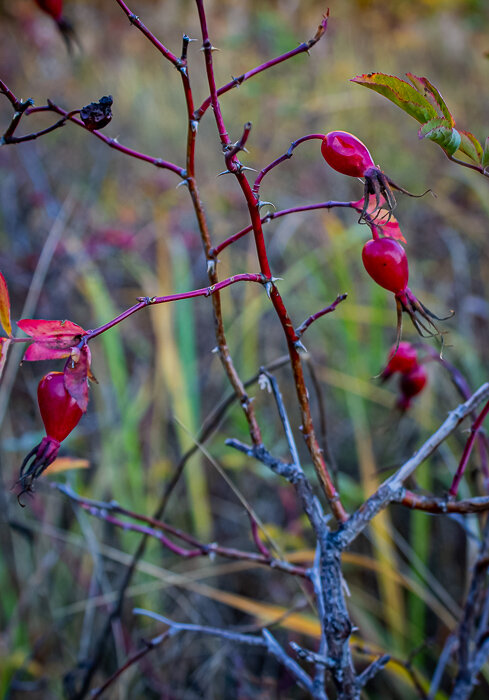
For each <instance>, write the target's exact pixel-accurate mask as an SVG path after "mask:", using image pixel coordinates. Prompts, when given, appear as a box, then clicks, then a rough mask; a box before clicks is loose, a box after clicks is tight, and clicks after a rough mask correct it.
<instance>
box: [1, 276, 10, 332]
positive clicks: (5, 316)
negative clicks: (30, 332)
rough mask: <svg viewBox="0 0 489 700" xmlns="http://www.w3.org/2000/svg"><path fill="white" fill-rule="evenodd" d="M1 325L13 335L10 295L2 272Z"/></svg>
mask: <svg viewBox="0 0 489 700" xmlns="http://www.w3.org/2000/svg"><path fill="white" fill-rule="evenodd" d="M0 323H1V324H2V327H3V329H4V330H5V333H6V334H7V335H12V323H11V321H10V298H9V295H8V288H7V283H6V281H5V277H4V276H3V275H2V273H1V272H0Z"/></svg>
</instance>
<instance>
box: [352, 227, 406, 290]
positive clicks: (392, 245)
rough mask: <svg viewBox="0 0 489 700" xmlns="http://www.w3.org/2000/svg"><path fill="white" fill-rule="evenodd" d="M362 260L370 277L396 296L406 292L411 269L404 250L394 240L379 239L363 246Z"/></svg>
mask: <svg viewBox="0 0 489 700" xmlns="http://www.w3.org/2000/svg"><path fill="white" fill-rule="evenodd" d="M362 260H363V265H364V267H365V269H366V270H367V272H368V274H369V275H370V277H371V278H372V279H373V280H374V281H375V282H377V284H379V285H380V286H381V287H383V288H384V289H388V290H389V291H390V292H394V294H399V293H401V292H404V291H405V290H406V287H407V283H408V279H409V267H408V261H407V256H406V253H405V251H404V248H403V247H402V245H401V244H400V243H398V242H397V241H396V240H394V239H393V238H377V239H375V240H374V239H372V240H370V241H367V243H365V245H364V246H363V250H362Z"/></svg>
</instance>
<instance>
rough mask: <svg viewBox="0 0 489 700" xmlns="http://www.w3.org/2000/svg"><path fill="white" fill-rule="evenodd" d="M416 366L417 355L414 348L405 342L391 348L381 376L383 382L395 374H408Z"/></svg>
mask: <svg viewBox="0 0 489 700" xmlns="http://www.w3.org/2000/svg"><path fill="white" fill-rule="evenodd" d="M417 364H418V353H417V350H416V348H415V347H413V346H412V345H411V343H408V342H406V341H403V342H401V343H399V345H398V346H397V347H396V346H395V345H394V346H393V347H392V348H391V350H390V352H389V357H388V362H387V366H386V368H385V369H384V371H383V372H382V374H381V377H382V380H383V381H385V380H386V379H388V378H389V377H390V376H391V375H392V374H394V373H395V372H400V373H401V374H409V372H411V371H412V370H413V369H414V368H415V367H416V366H417Z"/></svg>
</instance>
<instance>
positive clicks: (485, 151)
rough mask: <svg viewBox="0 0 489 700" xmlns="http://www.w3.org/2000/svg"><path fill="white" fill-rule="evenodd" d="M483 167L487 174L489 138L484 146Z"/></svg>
mask: <svg viewBox="0 0 489 700" xmlns="http://www.w3.org/2000/svg"><path fill="white" fill-rule="evenodd" d="M481 165H482V167H483V168H484V172H486V171H487V170H488V169H489V136H488V137H487V138H486V142H485V144H484V152H483V154H482V158H481Z"/></svg>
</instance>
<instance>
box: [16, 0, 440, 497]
mask: <svg viewBox="0 0 489 700" xmlns="http://www.w3.org/2000/svg"><path fill="white" fill-rule="evenodd" d="M38 4H39V5H40V6H41V7H42V9H44V11H45V12H48V14H51V16H52V17H53V18H54V19H55V20H56V21H59V19H60V17H61V10H62V3H61V2H55V1H54V0H53V1H52V2H46V1H43V2H41V1H39V0H38ZM111 104H112V98H111V97H110V96H107V97H104V98H102V100H100V102H99V103H92V104H90V105H88V106H87V107H86V108H84V109H83V110H82V111H81V116H82V118H83V120H84V122H85V123H86V125H87V126H88V128H100V126H104V125H105V124H106V123H108V121H109V120H110V118H111V116H112V115H111V112H110V107H111ZM321 153H322V155H323V157H324V159H325V160H326V162H327V163H328V164H329V165H330V166H331V167H332V168H334V169H335V170H337V171H338V172H340V173H343V174H344V175H349V176H351V177H356V178H361V179H363V180H364V183H365V184H364V197H363V201H360V202H355V203H352V206H354V207H355V208H357V209H358V210H359V211H360V220H361V221H365V222H366V223H367V224H368V225H369V226H370V229H371V232H372V239H371V240H369V241H367V243H365V245H364V247H363V251H362V260H363V265H364V267H365V269H366V271H367V272H368V274H369V275H370V276H371V277H372V279H373V280H374V281H375V282H377V284H379V285H380V286H381V287H383V288H384V289H387V290H389V291H391V292H393V293H394V296H395V299H396V304H397V318H398V321H397V341H396V344H395V345H394V347H393V348H392V350H391V353H390V355H389V362H388V365H387V367H386V368H385V370H384V371H383V373H382V375H381V376H382V378H383V379H384V380H385V379H387V378H388V377H390V376H391V375H392V374H394V373H396V372H398V373H400V375H401V378H400V385H399V386H400V391H401V396H400V398H399V400H398V403H397V405H398V407H399V408H400V409H401V410H403V411H405V410H406V409H407V408H409V406H410V403H411V400H412V398H413V397H414V396H416V395H417V394H419V393H420V392H421V391H422V389H423V388H424V386H425V384H426V381H427V374H426V370H425V368H424V367H423V366H422V365H421V364H420V363H419V362H418V359H417V352H416V349H415V348H414V347H413V346H412V345H410V343H406V342H400V337H401V329H402V312H403V311H406V312H407V313H408V314H409V316H410V318H411V320H412V322H413V324H414V326H415V328H416V329H417V331H418V332H419V333H420V334H421V335H422V334H423V331H425V333H427V334H428V335H435V334H438V333H439V331H438V328H437V327H436V326H435V324H434V323H433V321H432V318H436V317H435V316H434V315H433V314H432V313H431V312H430V311H429V310H428V309H427V308H426V307H425V306H423V304H422V303H421V302H420V301H419V300H418V299H417V298H416V297H415V296H414V294H413V293H412V292H411V290H410V289H409V287H408V286H407V284H408V279H409V268H408V261H407V257H406V253H405V251H404V248H403V247H402V245H401V244H400V243H399V240H398V239H399V238H400V239H402V240H404V239H403V238H402V234H400V232H399V230H397V232H396V237H392V236H388V235H386V233H387V232H389V231H390V230H392V229H389V219H390V216H391V213H392V209H393V207H394V206H395V199H394V195H393V194H392V189H397V190H400V191H402V192H406V191H405V190H404V189H403V188H401V187H399V186H398V185H396V184H395V183H394V182H393V181H392V180H391V179H390V178H389V177H388V176H387V175H386V174H385V173H383V172H382V170H380V169H379V168H378V167H377V166H376V165H375V164H374V162H373V159H372V156H371V155H370V153H369V151H368V149H367V147H366V146H365V145H364V144H363V143H362V142H361V141H360V140H359V139H357V138H356V137H355V136H353V135H352V134H349V133H347V132H345V131H332V132H330V133H328V134H326V136H325V137H324V139H323V140H322V143H321ZM407 194H409V193H407ZM372 198H373V199H374V205H373V207H372V206H371V203H372ZM385 216H386V217H387V219H384V220H382V219H383V217H385ZM379 218H380V219H381V220H380V221H379ZM37 396H38V403H39V408H40V412H41V417H42V420H43V422H44V426H45V428H46V437H45V438H43V439H42V440H41V442H40V443H39V444H38V445H36V447H34V449H33V450H31V452H29V454H28V455H27V457H26V458H25V460H24V462H23V463H22V466H21V470H20V480H19V481H20V484H21V487H22V491H21V493H25V492H29V491H32V484H33V482H34V480H35V479H36V478H37V477H38V476H40V475H41V474H42V472H43V471H44V470H45V469H46V468H47V467H48V466H49V465H50V464H51V463H52V462H53V461H54V460H55V459H56V456H57V454H58V451H59V447H60V443H61V442H62V441H63V440H64V439H65V438H66V437H67V436H68V435H69V434H70V433H71V431H72V430H73V429H74V428H75V427H76V425H77V424H78V422H79V420H80V418H81V416H82V414H83V411H82V409H81V408H80V406H79V405H78V403H77V402H76V401H75V399H74V398H73V397H72V396H71V394H70V393H69V392H68V390H67V389H66V387H65V383H64V375H63V373H62V372H50V373H49V374H47V375H46V376H45V377H43V379H41V381H40V383H39V387H38V392H37Z"/></svg>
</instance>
